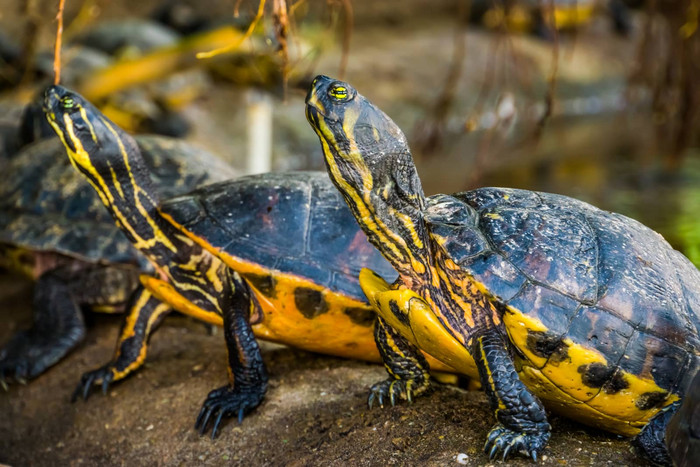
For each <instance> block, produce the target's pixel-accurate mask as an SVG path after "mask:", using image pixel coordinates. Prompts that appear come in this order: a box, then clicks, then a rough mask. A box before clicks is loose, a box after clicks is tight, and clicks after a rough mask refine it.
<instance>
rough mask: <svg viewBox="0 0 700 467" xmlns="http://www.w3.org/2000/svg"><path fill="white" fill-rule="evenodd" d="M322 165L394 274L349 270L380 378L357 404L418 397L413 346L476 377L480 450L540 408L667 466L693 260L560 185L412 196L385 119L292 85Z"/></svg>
mask: <svg viewBox="0 0 700 467" xmlns="http://www.w3.org/2000/svg"><path fill="white" fill-rule="evenodd" d="M307 119H308V120H309V123H310V124H311V126H312V127H313V128H314V129H315V131H316V133H317V134H318V136H319V139H320V141H321V144H322V148H323V151H324V156H325V161H326V164H327V167H328V172H329V175H330V176H331V178H332V179H333V181H334V183H335V185H336V186H337V187H338V189H339V190H340V191H341V193H342V194H343V196H344V198H345V200H346V202H347V203H348V205H349V206H350V208H351V210H352V211H353V213H354V214H355V217H356V219H357V220H358V222H359V223H360V226H361V227H362V228H363V230H364V231H365V233H367V235H368V237H369V240H370V242H371V243H372V244H373V245H374V246H375V247H377V248H378V249H379V250H380V251H382V253H383V255H384V256H385V257H386V258H387V259H388V260H389V261H390V262H391V263H392V265H393V266H394V267H395V268H396V269H397V271H398V272H399V279H398V280H397V281H396V282H394V284H392V285H389V284H388V283H387V282H386V281H385V280H384V279H382V278H381V277H380V276H379V275H377V274H374V273H372V272H371V271H368V270H363V271H362V273H361V275H360V284H361V285H362V288H363V290H364V291H365V293H366V294H367V296H368V298H369V300H370V303H372V304H373V305H374V306H375V308H376V309H377V311H378V313H379V314H380V316H381V318H380V325H379V329H380V332H377V334H376V335H377V344H378V346H379V347H380V352H381V353H382V355H383V356H384V360H385V365H386V366H387V369H388V370H389V373H390V378H389V379H388V380H387V381H385V382H382V383H379V384H377V385H375V386H374V387H373V388H372V392H371V395H370V402H371V401H372V400H375V399H377V398H378V399H379V401H380V403H381V400H382V398H385V397H390V398H391V400H392V402H393V400H394V398H395V397H396V396H397V395H398V396H401V397H403V398H407V397H410V395H411V393H413V394H414V395H417V394H420V393H421V392H422V391H424V389H425V387H426V386H427V382H428V378H427V376H426V367H427V365H426V363H425V361H423V360H422V359H421V356H420V354H416V352H415V350H416V348H418V349H421V350H423V351H425V352H427V353H428V354H430V355H432V356H434V357H436V358H438V359H441V360H442V361H443V362H445V363H447V364H449V365H451V366H452V367H454V368H456V369H458V370H460V371H463V372H464V373H467V374H469V375H470V376H473V377H478V378H480V379H481V382H482V386H483V387H484V390H485V391H486V393H487V395H488V397H489V400H490V403H491V407H492V410H493V411H494V413H495V415H496V419H497V422H498V423H497V424H496V426H495V427H494V429H493V430H492V431H491V433H490V434H489V436H488V439H487V443H486V450H487V453H489V454H490V456H491V457H494V456H495V455H496V454H500V455H502V457H503V458H506V457H507V456H508V455H509V454H511V453H515V452H523V453H525V454H526V455H529V456H531V457H533V458H535V459H536V458H537V456H538V455H540V454H541V451H542V449H544V446H545V445H546V443H547V441H548V439H549V435H550V430H551V427H550V425H549V423H548V422H547V420H546V413H545V411H544V406H543V405H542V402H544V404H546V406H547V407H548V408H549V409H551V410H555V411H557V412H559V413H561V414H563V415H566V416H568V417H571V418H573V419H576V420H579V421H581V422H584V423H587V424H590V425H592V426H595V427H598V428H603V429H606V430H608V431H611V432H613V433H618V434H621V435H625V436H635V435H636V436H637V437H636V439H635V444H636V445H637V446H639V447H641V448H642V450H643V451H644V452H645V454H646V455H648V456H649V457H651V458H652V459H653V460H654V461H656V462H659V463H668V462H669V459H668V455H667V453H666V449H665V447H664V445H663V433H664V429H665V422H666V421H667V420H668V415H669V414H672V413H673V411H674V410H676V409H677V407H678V405H680V401H681V400H682V398H683V395H684V391H685V388H686V387H687V386H688V385H689V384H690V380H689V379H690V378H691V377H692V375H694V374H695V371H696V370H697V368H698V366H699V365H700V363H699V362H700V338H699V337H698V335H699V331H700V271H698V269H697V268H696V267H695V266H693V264H692V263H691V262H690V261H689V260H688V259H687V258H686V257H685V256H683V255H682V254H681V253H679V252H678V251H676V250H674V249H673V248H672V247H671V246H670V245H669V244H668V243H667V242H666V241H665V240H664V239H663V237H661V235H659V234H658V233H656V232H654V231H652V230H651V229H649V228H647V227H645V226H644V225H642V224H640V223H639V222H637V221H635V220H633V219H630V218H628V217H625V216H622V215H620V214H615V213H610V212H606V211H602V210H600V209H597V208H595V207H593V206H591V205H589V204H587V203H584V202H582V201H578V200H575V199H572V198H569V197H566V196H561V195H555V194H549V193H538V192H532V191H525V190H517V189H508V188H480V189H476V190H473V191H468V192H464V193H458V194H454V195H435V196H432V197H429V198H426V197H425V195H424V194H423V191H422V188H421V184H420V179H419V178H418V175H417V171H416V169H415V165H414V164H413V160H412V156H411V154H410V150H409V148H408V144H407V142H406V139H405V137H404V135H403V133H402V132H401V130H400V129H399V128H398V126H396V124H395V123H394V122H393V121H392V120H391V119H390V118H389V117H388V116H386V114H384V113H383V112H382V111H381V110H379V109H378V108H377V107H375V106H374V105H372V104H371V103H370V102H369V101H368V100H367V99H366V98H364V96H362V95H361V94H359V93H358V92H357V91H356V90H355V89H354V88H353V87H352V86H350V85H349V84H347V83H344V82H341V81H336V80H333V79H331V78H328V77H325V76H319V77H317V78H316V79H315V80H314V83H313V85H312V87H311V90H310V91H309V95H308V96H307Z"/></svg>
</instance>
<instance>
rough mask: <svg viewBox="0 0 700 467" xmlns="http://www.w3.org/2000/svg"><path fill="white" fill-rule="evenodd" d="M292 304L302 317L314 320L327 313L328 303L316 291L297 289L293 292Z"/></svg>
mask: <svg viewBox="0 0 700 467" xmlns="http://www.w3.org/2000/svg"><path fill="white" fill-rule="evenodd" d="M294 303H295V304H296V306H297V309H298V310H299V311H300V312H301V314H302V315H304V317H306V318H308V319H314V318H315V317H317V316H318V315H322V314H323V313H326V312H327V311H328V303H327V302H326V299H325V298H323V294H322V293H321V292H319V291H318V290H314V289H309V288H307V287H297V288H296V289H295V290H294Z"/></svg>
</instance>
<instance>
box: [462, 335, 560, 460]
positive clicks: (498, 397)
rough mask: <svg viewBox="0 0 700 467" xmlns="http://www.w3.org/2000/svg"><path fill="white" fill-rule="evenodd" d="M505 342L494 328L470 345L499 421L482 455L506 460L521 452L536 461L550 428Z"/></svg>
mask: <svg viewBox="0 0 700 467" xmlns="http://www.w3.org/2000/svg"><path fill="white" fill-rule="evenodd" d="M507 342H508V341H507V339H506V337H505V336H504V335H503V334H502V333H501V332H500V330H499V329H498V328H495V327H492V328H488V329H487V330H486V331H485V332H483V333H481V334H480V335H478V336H474V337H472V339H470V341H469V344H470V351H471V353H472V355H473V357H474V361H475V362H476V364H477V367H478V369H479V375H480V377H481V384H482V385H483V388H484V391H485V392H486V395H487V396H488V399H489V402H490V405H491V410H493V411H494V412H495V414H496V420H497V421H498V423H497V424H496V426H494V428H493V429H492V430H491V432H490V433H489V435H488V438H487V440H486V445H485V446H484V451H485V452H486V453H488V455H489V458H491V459H493V458H494V457H495V456H496V455H498V454H499V453H502V457H503V459H504V460H505V459H506V458H507V457H508V455H509V454H510V453H511V452H523V453H525V454H526V455H528V456H530V457H532V459H533V460H537V456H538V454H540V452H541V451H542V449H544V447H545V446H546V444H547V441H549V437H550V432H551V426H550V425H549V423H548V422H547V415H546V413H545V410H544V406H543V405H542V403H541V402H540V400H539V399H538V398H537V397H536V396H535V395H534V394H532V393H531V392H530V390H529V389H528V388H527V387H526V386H525V384H523V382H522V381H520V378H519V377H518V373H517V372H516V371H515V366H514V365H513V360H512V358H511V355H510V352H509V350H508V344H507Z"/></svg>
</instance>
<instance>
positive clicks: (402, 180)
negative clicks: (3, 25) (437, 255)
mask: <svg viewBox="0 0 700 467" xmlns="http://www.w3.org/2000/svg"><path fill="white" fill-rule="evenodd" d="M306 118H307V120H308V121H309V123H310V124H311V126H312V127H313V129H314V130H315V131H316V134H317V135H318V137H319V140H320V141H321V146H322V148H323V154H324V158H325V161H326V166H327V168H328V173H329V175H330V177H331V179H332V180H333V182H334V183H335V185H336V186H337V187H338V189H339V190H340V191H341V193H342V194H343V196H344V198H345V200H346V202H347V203H348V205H349V206H350V209H351V210H352V212H353V214H354V215H355V218H356V219H357V221H358V222H359V224H360V226H361V227H362V229H363V230H364V231H365V233H366V234H367V236H368V237H369V240H370V241H371V242H372V244H373V245H374V246H376V247H377V248H378V249H379V250H380V251H381V252H382V254H384V256H385V257H386V258H387V259H388V260H389V261H390V262H391V263H392V264H393V266H394V267H395V268H396V269H397V270H398V271H399V272H400V273H402V274H403V273H407V274H409V273H410V271H411V270H415V269H418V270H420V269H421V268H422V267H421V265H420V264H417V263H425V260H426V259H427V257H426V253H427V235H426V231H425V227H424V224H423V221H422V210H423V207H424V204H425V196H424V194H423V189H422V187H421V183H420V179H419V178H418V173H417V172H416V167H415V165H414V163H413V158H412V156H411V152H410V150H409V148H408V143H407V142H406V137H405V136H404V134H403V132H402V131H401V129H400V128H399V127H398V126H397V125H396V123H394V122H393V121H392V120H391V119H390V118H389V117H388V116H387V115H386V114H385V113H384V112H382V111H381V110H380V109H379V108H377V107H376V106H375V105H373V104H372V103H371V102H370V101H369V100H367V99H366V98H365V97H364V96H363V95H362V94H360V93H358V92H357V91H356V90H355V88H353V87H352V86H350V85H349V84H348V83H345V82H343V81H338V80H334V79H332V78H329V77H327V76H322V75H321V76H317V77H316V78H315V79H314V81H313V83H312V85H311V89H310V90H309V93H308V95H307V97H306Z"/></svg>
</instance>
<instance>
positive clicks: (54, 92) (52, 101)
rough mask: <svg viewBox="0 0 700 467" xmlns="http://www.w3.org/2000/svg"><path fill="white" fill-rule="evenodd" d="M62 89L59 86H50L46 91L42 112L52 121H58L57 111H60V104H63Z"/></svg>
mask: <svg viewBox="0 0 700 467" xmlns="http://www.w3.org/2000/svg"><path fill="white" fill-rule="evenodd" d="M59 91H60V88H59V87H58V86H49V87H48V88H46V90H45V91H44V101H43V103H42V110H43V111H44V114H46V118H48V119H49V120H51V121H54V122H55V121H56V109H58V104H59V103H60V102H61V95H60V92H59Z"/></svg>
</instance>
